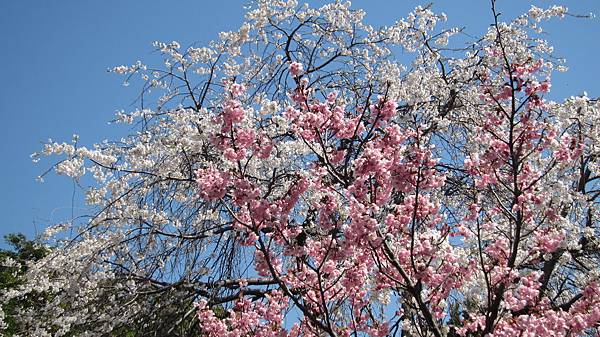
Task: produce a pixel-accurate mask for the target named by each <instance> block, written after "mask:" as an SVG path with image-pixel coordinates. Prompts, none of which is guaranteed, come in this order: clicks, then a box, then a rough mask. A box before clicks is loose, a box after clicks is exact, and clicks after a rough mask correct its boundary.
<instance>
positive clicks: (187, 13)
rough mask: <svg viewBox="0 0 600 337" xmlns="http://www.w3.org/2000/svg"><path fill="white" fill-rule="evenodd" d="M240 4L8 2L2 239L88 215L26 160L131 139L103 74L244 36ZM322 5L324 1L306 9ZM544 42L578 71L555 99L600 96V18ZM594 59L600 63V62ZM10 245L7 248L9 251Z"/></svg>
mask: <svg viewBox="0 0 600 337" xmlns="http://www.w3.org/2000/svg"><path fill="white" fill-rule="evenodd" d="M428 2H429V1H414V0H396V1H392V0H356V1H353V7H354V8H363V9H365V10H366V12H367V16H366V20H367V22H369V23H371V24H373V25H375V26H377V25H385V24H391V23H393V22H394V21H395V20H396V19H398V18H400V17H403V16H404V15H406V14H407V13H408V12H409V11H410V10H411V9H412V8H414V7H415V6H417V5H424V4H426V3H428ZM433 2H434V7H433V9H434V10H435V11H443V12H445V13H447V14H448V18H449V21H448V24H449V25H451V26H460V27H463V26H464V27H466V28H467V30H466V31H467V32H469V33H471V34H473V35H477V34H481V33H482V32H483V31H485V30H486V28H487V27H488V25H489V23H490V22H491V19H492V17H491V12H490V10H489V1H487V0H443V1H442V0H438V1H433ZM247 3H248V1H247V0H244V1H239V0H220V1H206V0H179V1H166V0H127V1H122V0H102V1H99V0H96V1H93V0H61V1H44V0H37V1H33V0H14V1H8V0H6V1H0V44H1V45H2V46H4V47H3V51H2V52H0V64H2V65H3V69H2V82H1V84H0V86H1V87H0V115H1V117H2V119H1V120H2V124H0V125H1V126H0V128H1V129H0V131H1V132H0V155H1V158H2V164H1V165H0V177H1V178H0V182H1V187H0V214H3V217H2V220H0V236H1V235H4V234H7V233H12V232H22V233H25V234H27V235H28V236H33V235H34V234H35V233H36V232H37V233H39V232H40V231H41V230H42V229H43V228H44V227H45V226H47V225H49V224H54V223H57V222H61V221H66V220H68V219H70V217H71V214H72V213H74V214H78V213H80V209H81V207H84V205H83V203H82V201H81V191H80V190H79V189H78V188H74V186H73V183H72V182H71V181H70V180H68V179H67V178H65V177H60V176H55V175H49V176H48V177H47V179H46V181H45V183H43V184H40V183H38V182H36V181H35V177H36V176H38V175H39V174H41V173H43V172H44V171H45V170H46V169H48V167H49V165H50V163H49V162H48V161H42V162H40V163H38V164H34V163H32V162H31V159H30V158H29V155H30V154H31V153H32V152H34V151H37V150H39V149H41V146H42V143H43V142H44V141H45V140H47V139H48V138H52V139H54V140H58V141H70V139H71V137H72V135H73V134H74V133H77V134H79V135H80V136H81V138H80V142H81V143H82V144H83V145H90V144H92V143H95V142H99V141H101V140H103V139H106V138H108V139H111V138H116V137H120V136H122V135H124V132H125V130H123V129H115V128H114V127H113V126H110V125H108V123H107V121H109V120H110V119H112V118H113V116H114V112H115V111H116V110H120V109H124V110H132V109H133V106H132V105H131V104H132V103H133V101H134V99H135V97H136V94H137V93H138V88H136V87H135V86H131V87H127V88H125V87H123V86H122V85H121V79H120V78H119V77H116V76H115V75H112V74H108V73H107V72H106V69H107V68H108V67H112V66H115V65H120V64H131V63H134V62H135V61H136V60H138V59H141V60H154V61H156V60H158V58H157V56H156V55H155V54H154V53H153V52H152V46H151V43H152V41H155V40H160V41H172V40H176V41H179V42H180V43H181V44H182V45H183V46H187V45H190V44H192V43H197V44H203V43H205V42H207V41H209V40H211V39H213V38H215V37H216V35H217V34H218V32H219V31H222V30H233V29H236V28H237V27H238V26H239V24H240V23H241V21H242V17H243V13H244V9H243V5H244V4H247ZM309 3H311V4H314V5H318V4H321V3H323V1H309ZM498 3H499V8H500V11H501V12H502V13H503V15H504V16H505V17H514V16H515V15H517V14H518V13H520V12H523V11H525V10H527V9H528V8H529V6H530V4H536V5H538V6H540V7H545V6H549V5H552V4H563V5H566V6H567V7H569V9H570V10H571V11H572V12H575V13H581V14H586V13H589V12H594V13H596V14H598V15H600V1H598V0H569V1H567V0H563V1H560V0H557V1H531V2H528V1H520V0H499V1H498ZM547 28H548V36H547V38H548V39H549V40H550V41H552V42H553V44H554V45H555V47H556V49H555V51H556V55H558V56H560V57H565V58H567V60H568V65H569V67H570V71H569V72H568V73H566V74H559V75H558V76H555V78H554V82H553V91H554V94H553V96H554V97H556V98H559V97H566V96H570V95H573V94H580V93H581V92H582V91H583V90H586V91H587V92H588V93H589V95H590V96H600V82H599V81H598V78H599V75H600V70H599V68H598V65H597V63H596V61H597V60H596V57H598V56H597V55H600V44H599V43H598V36H600V18H595V19H589V20H588V19H574V18H567V19H565V20H562V21H553V22H551V23H550V24H549V25H548V26H547ZM594 55H596V56H594ZM0 246H2V244H0Z"/></svg>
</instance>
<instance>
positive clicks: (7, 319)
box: [0, 233, 48, 336]
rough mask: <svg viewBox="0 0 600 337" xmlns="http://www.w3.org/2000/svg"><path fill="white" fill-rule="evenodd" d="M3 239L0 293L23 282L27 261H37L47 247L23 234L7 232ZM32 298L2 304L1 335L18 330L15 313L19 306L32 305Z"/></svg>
mask: <svg viewBox="0 0 600 337" xmlns="http://www.w3.org/2000/svg"><path fill="white" fill-rule="evenodd" d="M4 240H5V242H6V243H8V245H9V246H10V248H9V249H0V294H3V293H5V292H6V291H8V290H10V289H13V288H15V287H17V286H19V285H20V284H21V283H23V282H24V278H23V275H24V274H25V272H26V271H27V262H28V261H37V260H39V259H41V258H43V257H44V256H46V254H48V249H47V248H45V247H44V246H42V245H40V244H39V243H37V242H35V241H32V240H28V239H27V238H26V237H25V235H23V234H20V233H18V234H8V235H5V236H4ZM32 305H33V303H32V300H31V299H27V298H23V299H12V300H10V301H7V302H5V303H3V304H2V311H3V312H4V323H5V324H6V327H5V329H4V330H2V333H3V336H13V335H15V334H16V332H17V331H18V323H17V321H16V319H15V315H16V314H17V311H18V309H19V308H27V307H30V306H32Z"/></svg>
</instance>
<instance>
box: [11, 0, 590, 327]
mask: <svg viewBox="0 0 600 337" xmlns="http://www.w3.org/2000/svg"><path fill="white" fill-rule="evenodd" d="M490 8H491V10H490V12H489V13H488V15H489V17H490V23H491V25H490V27H489V29H488V31H487V32H486V33H485V34H484V35H483V36H481V37H479V38H473V37H467V36H466V35H464V34H462V30H461V29H440V28H438V25H437V24H438V23H439V22H441V21H445V20H446V17H445V15H443V14H436V13H435V12H434V11H433V9H432V8H431V7H430V6H427V7H417V8H416V9H415V10H414V11H413V12H412V13H410V14H408V16H407V17H406V18H404V19H401V20H399V21H397V22H396V23H394V24H392V25H390V26H386V27H381V28H374V27H371V26H369V25H367V24H365V23H364V22H363V21H362V19H363V16H364V12H362V11H361V10H355V9H352V8H350V4H349V3H344V2H335V3H332V4H328V5H325V6H322V7H320V8H316V9H313V8H310V7H309V6H306V5H301V4H300V5H298V4H297V3H296V1H282V0H275V1H267V0H257V1H255V2H254V3H253V4H252V5H251V6H250V8H249V11H248V13H247V15H246V22H245V23H244V24H243V25H241V27H240V28H239V29H238V30H235V31H231V32H223V33H221V35H220V36H219V39H218V40H216V41H213V42H211V43H210V44H208V45H207V46H206V47H190V48H187V49H186V48H183V47H181V46H180V44H179V43H177V42H171V43H162V42H157V43H156V44H155V47H156V48H157V50H158V51H160V52H161V53H162V55H163V56H164V62H163V64H162V65H160V66H157V67H154V66H151V65H147V64H146V63H143V62H137V63H135V64H133V65H131V66H118V67H115V68H113V69H112V71H113V72H115V73H118V74H123V75H124V76H125V78H126V82H127V83H129V82H132V83H141V85H142V93H141V95H140V97H139V101H138V102H139V109H138V110H135V111H132V112H129V113H124V112H123V113H119V114H118V116H117V121H118V122H122V123H125V124H129V125H131V127H132V128H133V130H135V132H134V133H133V134H132V135H130V136H129V137H127V138H124V139H121V140H115V141H105V142H102V143H100V144H97V145H94V146H93V147H91V148H88V147H83V146H80V145H78V142H77V140H74V141H73V142H72V143H56V142H49V143H48V144H47V145H46V146H45V148H44V149H43V151H42V152H40V153H39V154H36V155H35V159H36V160H37V159H38V158H39V157H42V156H51V157H53V158H56V156H59V157H60V159H59V161H58V163H56V164H55V165H54V166H53V168H54V169H55V171H56V173H58V174H63V175H67V176H69V177H72V178H73V179H75V180H76V181H77V182H78V183H80V184H81V185H82V186H83V185H84V183H85V182H86V181H88V180H89V179H90V178H86V177H92V178H93V179H94V182H93V183H89V185H90V187H87V188H85V193H86V200H87V202H88V203H89V205H90V206H92V207H93V209H94V212H93V213H92V214H91V215H90V216H89V217H88V218H86V219H84V220H83V221H79V222H75V223H74V224H69V225H58V226H55V227H51V228H50V229H49V230H48V232H47V235H48V236H47V237H48V240H49V241H48V242H49V243H52V242H53V243H54V245H55V248H54V249H52V250H51V252H50V253H49V255H48V256H46V257H44V258H43V259H41V260H40V261H37V262H35V263H31V265H30V266H28V269H27V280H28V281H27V282H25V284H23V285H22V286H20V287H19V288H18V289H16V290H11V291H10V292H8V293H5V294H3V298H4V299H5V300H7V299H14V298H25V297H26V298H31V297H35V296H39V294H45V295H44V296H45V298H46V301H44V302H43V303H44V305H40V306H38V307H29V308H23V309H22V312H21V313H20V314H21V321H22V322H21V323H20V324H21V326H23V327H24V329H25V330H24V331H23V332H22V334H23V335H31V336H99V335H102V336H121V335H127V334H128V333H129V334H133V335H135V336H215V337H216V336H340V337H342V336H436V337H439V336H575V335H582V336H585V335H589V336H592V335H594V336H595V335H596V334H597V333H598V330H597V329H598V324H599V322H600V279H599V277H600V268H599V264H598V263H599V258H600V254H599V250H598V245H599V243H600V242H599V240H598V239H597V236H598V227H599V219H600V214H599V207H598V203H597V202H598V197H599V196H600V186H599V185H598V183H597V181H598V179H599V178H600V167H599V166H598V163H599V154H600V148H599V145H600V142H599V137H600V129H599V127H600V126H599V125H598V123H595V121H596V120H598V119H599V118H600V103H599V102H598V101H597V100H595V99H592V98H589V97H587V95H582V96H577V97H571V98H568V99H566V100H563V101H561V102H557V101H553V100H551V99H550V98H549V97H548V93H549V91H550V88H551V76H552V74H553V73H554V72H555V71H564V70H565V67H564V65H563V61H562V60H560V59H557V58H555V57H554V56H553V55H552V47H551V46H550V45H549V43H547V42H546V41H545V40H543V39H542V38H541V37H540V36H541V35H540V33H541V32H542V25H543V22H544V21H546V20H548V19H557V18H562V17H564V16H568V15H570V14H569V13H568V11H567V9H566V8H564V7H560V6H553V7H550V8H547V9H541V8H537V7H531V9H530V10H529V11H528V12H527V13H525V14H523V15H521V16H519V17H517V18H514V19H511V18H505V17H504V16H501V15H500V13H499V11H498V9H497V6H496V3H495V1H494V0H492V1H491V6H490ZM456 35H459V38H460V40H461V42H460V43H459V42H454V40H459V39H458V38H454V39H453V37H454V36H456ZM465 39H468V40H469V41H468V42H467V43H463V42H464V40H465ZM398 53H403V55H411V56H412V60H411V61H409V62H408V63H407V62H405V64H401V62H400V61H399V60H398V59H397V58H396V56H395V55H397V54H398ZM151 102H156V103H151ZM86 179H88V180H86ZM69 232H72V233H73V234H71V235H69ZM61 233H62V234H61Z"/></svg>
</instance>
